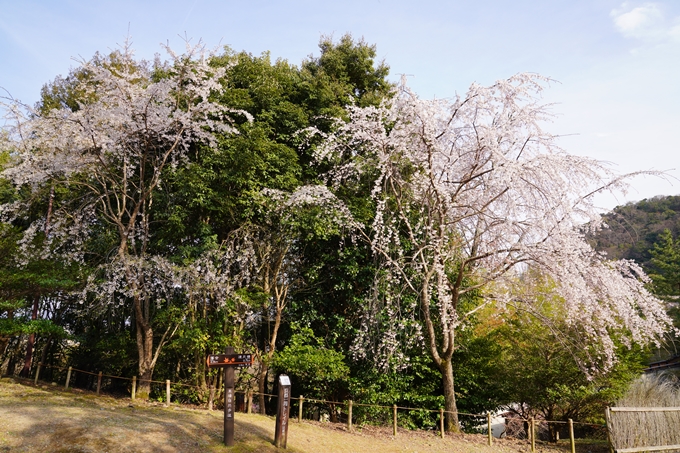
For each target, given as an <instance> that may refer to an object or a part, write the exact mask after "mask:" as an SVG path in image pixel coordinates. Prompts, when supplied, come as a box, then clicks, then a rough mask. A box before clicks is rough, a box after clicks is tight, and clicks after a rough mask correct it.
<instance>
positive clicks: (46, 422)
mask: <svg viewBox="0 0 680 453" xmlns="http://www.w3.org/2000/svg"><path fill="white" fill-rule="evenodd" d="M222 420H223V419H222V412H218V411H214V412H209V411H206V410H199V409H188V408H186V407H179V406H174V405H173V406H171V407H169V408H166V407H163V406H162V405H160V404H154V403H146V402H135V404H134V405H132V404H130V400H127V399H114V398H110V397H107V396H101V397H98V396H96V395H94V394H92V393H89V392H82V391H77V390H76V391H71V390H69V391H63V390H61V389H60V388H58V387H56V386H51V385H39V386H38V387H34V386H33V385H32V384H28V381H25V383H22V382H20V381H16V380H14V379H8V378H4V379H1V380H0V452H10V451H11V452H17V453H19V452H26V453H28V452H31V453H33V452H50V453H84V452H98V453H99V452H102V453H104V452H111V453H114V452H116V453H117V452H142V453H143V452H149V453H151V452H154V453H155V452H162V453H175V452H177V453H179V452H181V453H194V452H195V453H198V452H274V451H278V450H277V449H276V448H275V447H274V446H273V445H272V442H273V439H274V419H273V418H272V417H265V416H262V415H256V414H251V415H248V414H243V413H236V419H235V425H236V427H235V435H234V437H235V440H236V445H235V446H234V447H231V448H228V447H225V446H224V445H222V443H221V442H222ZM537 447H538V448H537V450H538V451H540V452H566V451H568V444H565V443H563V444H560V445H558V446H552V445H551V446H547V445H538V446H537ZM288 451H290V452H294V453H323V452H338V453H354V452H360V453H392V452H395V453H396V452H399V453H401V452H403V453H406V452H408V453H430V452H434V453H439V452H441V453H444V452H461V453H472V452H480V453H491V452H508V453H514V452H520V451H522V452H528V451H529V446H528V444H527V442H526V441H517V440H512V439H507V440H506V439H503V440H500V441H499V440H496V441H495V443H494V445H493V447H489V446H487V445H486V436H482V435H457V436H447V438H446V439H441V438H439V437H438V436H436V435H435V434H433V433H429V432H412V431H405V430H404V431H401V430H400V431H399V433H398V435H397V437H396V438H395V437H393V436H392V431H391V429H389V428H375V427H365V428H359V429H357V430H356V431H355V432H352V433H349V432H347V431H346V429H345V427H344V426H343V425H329V424H321V423H315V422H306V421H305V422H303V423H300V424H298V423H297V422H293V423H291V425H290V428H289V433H288ZM577 451H579V452H581V451H582V452H584V453H585V452H591V453H604V452H608V448H607V447H606V445H604V444H600V445H598V444H588V445H578V448H577Z"/></svg>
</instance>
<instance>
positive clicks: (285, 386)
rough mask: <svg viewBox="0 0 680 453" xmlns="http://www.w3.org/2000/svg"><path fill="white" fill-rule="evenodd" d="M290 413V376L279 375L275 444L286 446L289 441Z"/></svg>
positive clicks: (278, 446)
mask: <svg viewBox="0 0 680 453" xmlns="http://www.w3.org/2000/svg"><path fill="white" fill-rule="evenodd" d="M289 414H290V378H289V377H288V376H286V375H285V374H282V375H281V376H279V404H278V408H277V410H276V432H275V433H274V445H276V447H277V448H280V447H283V448H286V444H287V443H288V418H289V417H288V416H289Z"/></svg>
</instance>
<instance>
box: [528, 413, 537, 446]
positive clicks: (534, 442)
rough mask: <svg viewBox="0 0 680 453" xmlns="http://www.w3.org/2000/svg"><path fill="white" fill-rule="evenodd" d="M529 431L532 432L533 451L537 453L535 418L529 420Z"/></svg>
mask: <svg viewBox="0 0 680 453" xmlns="http://www.w3.org/2000/svg"><path fill="white" fill-rule="evenodd" d="M529 430H530V431H531V451H532V453H533V452H535V451H536V431H535V430H534V417H531V419H530V420H529Z"/></svg>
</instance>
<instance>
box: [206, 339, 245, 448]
mask: <svg viewBox="0 0 680 453" xmlns="http://www.w3.org/2000/svg"><path fill="white" fill-rule="evenodd" d="M252 363H253V356H252V355H251V354H234V348H232V347H231V346H229V347H227V348H226V350H225V351H224V354H212V355H209V356H208V368H224V445H226V446H227V447H231V446H232V445H234V368H236V367H239V368H242V367H245V366H250V365H252Z"/></svg>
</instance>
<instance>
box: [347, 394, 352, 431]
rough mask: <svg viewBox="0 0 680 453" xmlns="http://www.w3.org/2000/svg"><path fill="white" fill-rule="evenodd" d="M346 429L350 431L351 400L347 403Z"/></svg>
mask: <svg viewBox="0 0 680 453" xmlns="http://www.w3.org/2000/svg"><path fill="white" fill-rule="evenodd" d="M347 430H348V431H352V400H349V402H348V403H347Z"/></svg>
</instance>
